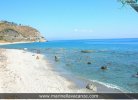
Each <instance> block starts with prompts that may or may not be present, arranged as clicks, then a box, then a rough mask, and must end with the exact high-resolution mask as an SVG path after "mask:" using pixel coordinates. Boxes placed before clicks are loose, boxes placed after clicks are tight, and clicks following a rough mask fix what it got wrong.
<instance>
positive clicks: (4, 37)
mask: <svg viewBox="0 0 138 100" xmlns="http://www.w3.org/2000/svg"><path fill="white" fill-rule="evenodd" d="M23 41H25V42H27V41H28V42H30V41H32V42H44V41H46V40H45V38H44V37H43V36H41V34H40V32H39V31H37V30H36V29H34V28H32V27H30V26H24V25H21V24H19V25H18V24H16V23H14V22H8V21H0V42H23Z"/></svg>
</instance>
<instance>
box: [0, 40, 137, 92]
mask: <svg viewBox="0 0 138 100" xmlns="http://www.w3.org/2000/svg"><path fill="white" fill-rule="evenodd" d="M0 47H3V48H14V49H22V48H28V49H29V50H30V51H33V50H34V49H39V50H40V51H41V53H43V54H45V55H46V58H47V59H48V60H49V61H50V62H51V63H52V64H53V66H55V67H57V68H59V69H60V68H62V69H64V70H65V71H66V72H69V73H71V74H73V75H75V76H79V77H82V78H85V79H89V80H95V81H98V82H101V83H103V84H105V85H107V86H110V87H117V88H120V89H123V90H126V91H128V92H135V93H138V78H136V77H133V75H134V74H136V73H137V72H138V39H95V40H66V41H65V40H64V41H50V42H46V43H25V44H13V45H5V46H0ZM81 50H92V51H93V52H91V53H82V52H81ZM55 55H56V56H57V57H58V58H59V62H55V61H54V57H55ZM87 62H91V64H87ZM101 66H108V70H104V71H103V70H101V69H100V67H101Z"/></svg>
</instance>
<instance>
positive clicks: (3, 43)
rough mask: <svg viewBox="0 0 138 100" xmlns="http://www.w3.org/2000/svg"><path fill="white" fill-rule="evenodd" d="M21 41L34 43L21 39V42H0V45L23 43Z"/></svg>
mask: <svg viewBox="0 0 138 100" xmlns="http://www.w3.org/2000/svg"><path fill="white" fill-rule="evenodd" d="M23 43H34V42H33V41H23V42H2V43H0V45H10V44H23Z"/></svg>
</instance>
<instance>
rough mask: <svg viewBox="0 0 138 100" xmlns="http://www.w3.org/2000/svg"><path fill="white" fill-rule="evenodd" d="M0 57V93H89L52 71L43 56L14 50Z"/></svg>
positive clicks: (6, 50)
mask: <svg viewBox="0 0 138 100" xmlns="http://www.w3.org/2000/svg"><path fill="white" fill-rule="evenodd" d="M0 55H1V56H2V57H3V58H4V59H3V61H1V62H0V76H1V78H0V93H90V91H87V89H77V88H76V85H75V84H74V83H73V82H71V81H69V80H68V79H66V78H64V77H62V76H60V75H59V74H58V73H57V72H55V71H53V68H52V67H51V65H50V64H49V63H48V62H47V61H46V60H45V59H44V55H41V54H34V53H31V52H27V51H24V50H16V49H0ZM37 56H38V58H37Z"/></svg>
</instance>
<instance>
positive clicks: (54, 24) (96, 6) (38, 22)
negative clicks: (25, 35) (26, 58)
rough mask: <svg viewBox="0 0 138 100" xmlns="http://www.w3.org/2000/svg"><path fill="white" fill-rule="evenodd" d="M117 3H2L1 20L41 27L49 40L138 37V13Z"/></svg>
mask: <svg viewBox="0 0 138 100" xmlns="http://www.w3.org/2000/svg"><path fill="white" fill-rule="evenodd" d="M121 7H122V5H121V4H120V3H119V2H117V0H0V20H7V21H13V22H16V23H18V24H19V23H21V24H24V25H30V26H32V27H35V28H37V29H38V30H39V31H40V32H41V33H42V34H43V35H44V36H45V37H46V38H47V39H48V40H54V39H87V38H88V39H93V38H138V13H137V12H135V11H134V10H133V9H132V8H131V7H129V6H125V7H123V8H121Z"/></svg>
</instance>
